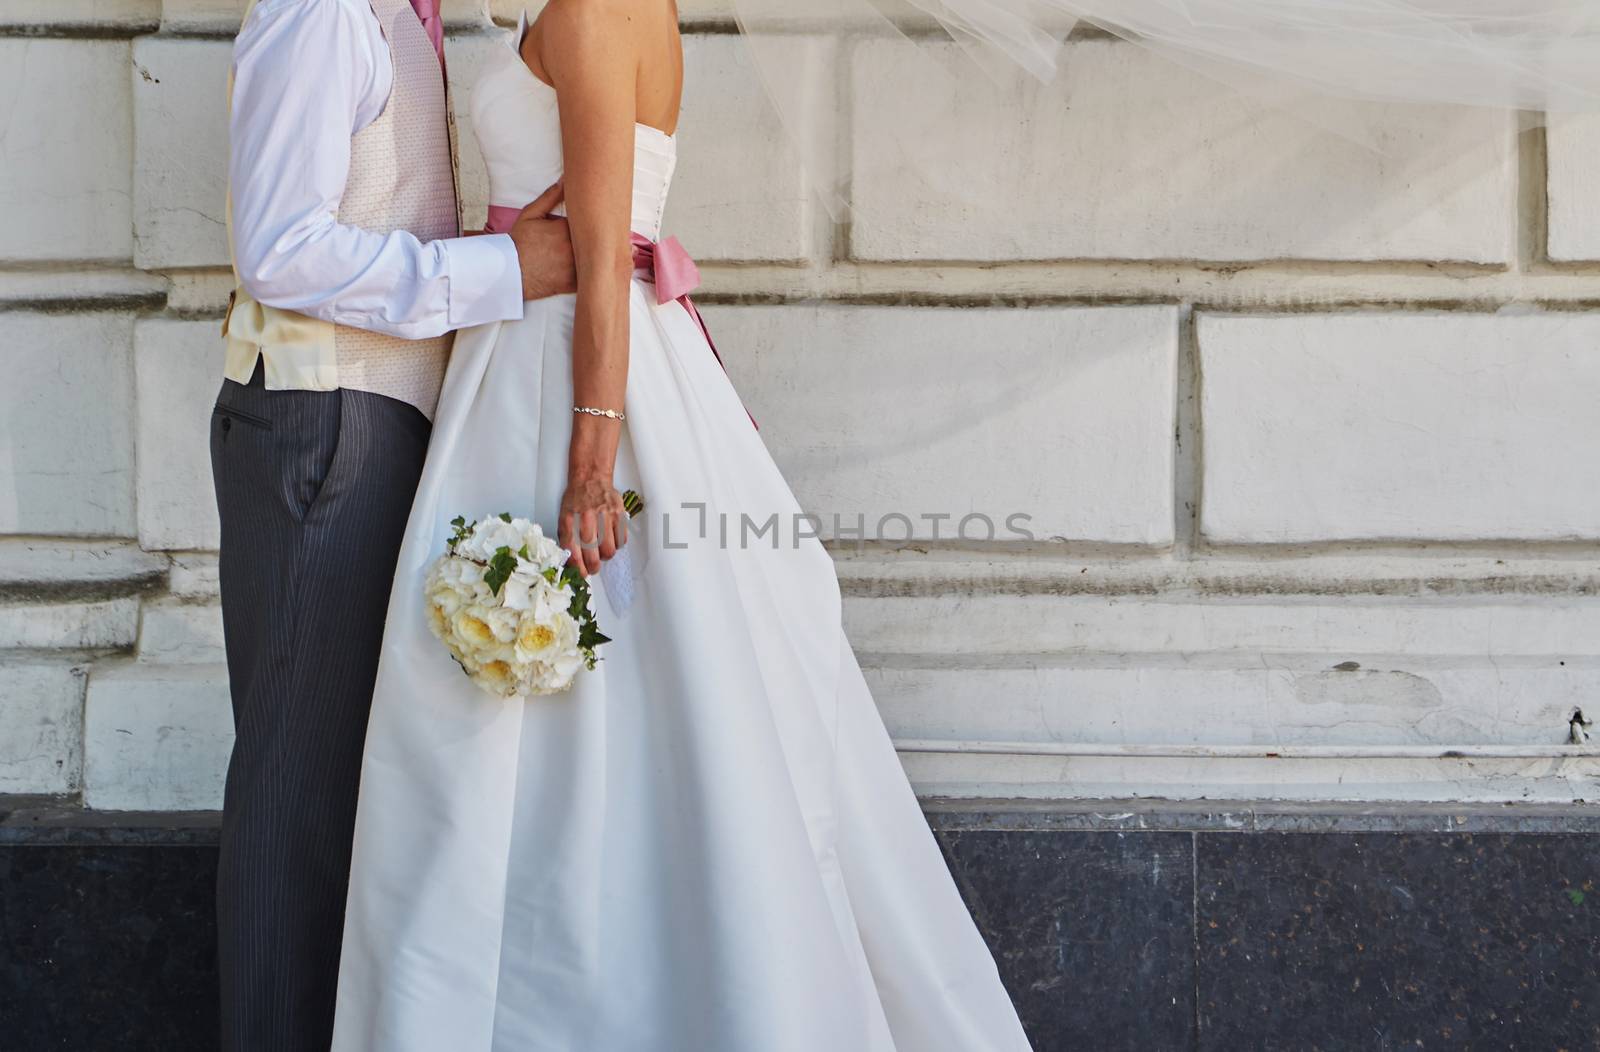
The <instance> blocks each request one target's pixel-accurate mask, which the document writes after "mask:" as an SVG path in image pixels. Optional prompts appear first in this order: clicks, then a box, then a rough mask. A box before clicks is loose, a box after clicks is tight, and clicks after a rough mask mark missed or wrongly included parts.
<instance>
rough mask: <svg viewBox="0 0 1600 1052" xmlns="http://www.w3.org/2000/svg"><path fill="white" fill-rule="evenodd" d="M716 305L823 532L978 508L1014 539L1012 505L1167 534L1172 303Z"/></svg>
mask: <svg viewBox="0 0 1600 1052" xmlns="http://www.w3.org/2000/svg"><path fill="white" fill-rule="evenodd" d="M707 320H708V324H709V325H710V326H711V329H712V331H713V332H715V333H716V334H717V346H718V349H719V350H721V351H722V354H723V360H724V361H725V362H726V363H727V367H728V370H729V373H730V374H731V375H732V377H733V381H734V385H735V386H736V387H737V388H738V389H739V390H740V392H741V394H742V396H743V397H744V398H745V400H746V404H747V405H748V406H749V407H750V409H751V411H752V412H753V413H754V414H755V417H756V420H757V421H758V422H759V423H760V425H761V428H762V437H763V438H764V439H765V440H766V443H767V446H768V448H769V449H771V450H772V452H773V455H774V457H775V458H776V459H777V461H778V464H779V466H780V467H781V468H782V469H783V471H784V474H785V476H786V477H787V478H788V480H789V484H790V486H791V487H792V488H793V489H794V491H795V494H796V496H797V497H798V498H799V500H800V504H801V507H802V508H804V509H805V510H806V511H807V512H810V513H812V514H815V515H817V516H819V517H821V519H822V520H823V522H822V525H823V530H822V533H823V535H824V536H835V535H842V534H840V531H838V530H836V529H835V516H836V515H837V516H839V517H840V519H839V521H840V522H842V524H843V529H844V530H864V535H865V536H866V537H867V538H869V539H870V538H874V537H884V538H888V539H894V540H898V539H903V538H904V537H905V536H906V535H907V534H908V533H909V534H910V535H911V536H913V537H916V538H931V537H934V536H935V532H934V531H935V530H936V529H937V530H938V531H939V533H938V536H942V537H944V538H952V537H954V536H956V535H957V533H958V528H959V523H960V520H961V519H962V518H963V517H964V516H967V515H969V514H974V515H983V516H987V517H988V521H989V522H990V523H992V524H993V527H994V533H995V537H994V539H996V540H1013V541H1014V540H1020V539H1022V537H1021V536H1020V535H1019V533H1017V532H1016V531H1014V530H1012V529H1011V528H1009V526H1008V520H1009V519H1010V517H1011V516H1013V515H1024V516H1028V519H1027V520H1020V521H1019V522H1017V523H1016V524H1015V525H1016V526H1018V527H1019V528H1020V529H1025V530H1027V531H1029V532H1031V533H1032V534H1033V536H1034V537H1035V538H1036V539H1038V540H1048V539H1051V538H1058V537H1059V538H1070V539H1073V540H1093V541H1106V542H1117V543H1126V544H1148V545H1159V544H1166V543H1169V542H1170V541H1171V539H1172V531H1173V512H1172V470H1173V451H1172V444H1171V440H1170V439H1171V434H1172V414H1173V406H1174V383H1175V371H1176V354H1177V322H1178V318H1177V312H1176V311H1174V310H1172V309H1170V308H1166V307H1143V308H1035V309H1032V310H1011V311H1008V310H947V309H938V308H895V309H885V308H870V307H715V308H711V309H710V310H708V311H707ZM897 515H898V516H904V517H905V518H906V519H909V520H910V521H909V523H907V522H905V521H903V520H901V519H894V518H888V517H891V516H897ZM936 515H945V516H950V518H948V519H945V520H943V521H942V522H935V521H934V520H931V519H928V518H926V517H927V516H936ZM863 521H864V525H863ZM967 536H968V537H969V538H972V539H976V540H985V539H987V538H988V527H987V526H986V525H984V524H983V523H982V522H980V521H978V520H974V521H973V522H972V523H971V524H970V525H969V528H968V533H967Z"/></svg>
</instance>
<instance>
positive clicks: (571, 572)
mask: <svg viewBox="0 0 1600 1052" xmlns="http://www.w3.org/2000/svg"><path fill="white" fill-rule="evenodd" d="M451 525H452V526H454V527H455V533H454V535H452V536H451V538H450V540H449V543H448V544H447V545H446V550H445V553H444V554H443V555H441V556H439V558H438V559H437V560H436V561H435V562H434V564H433V566H432V567H431V568H430V569H429V570H428V577H427V582H426V584H425V585H424V586H423V587H424V589H425V591H426V599H427V607H428V624H429V627H431V628H432V629H433V634H434V635H436V636H438V637H439V639H440V640H441V641H443V643H444V645H445V646H446V647H447V648H449V650H450V654H451V656H452V657H454V658H455V659H456V661H457V663H458V664H460V665H461V667H462V668H463V669H464V670H465V671H466V673H467V675H468V676H469V677H471V679H472V681H473V682H474V683H476V684H477V685H478V686H479V687H482V688H483V689H484V690H486V691H488V692H489V693H490V694H495V695H498V696H500V697H502V698H514V697H519V696H524V695H530V694H559V693H560V692H561V691H564V690H566V689H567V688H568V687H570V686H572V680H573V677H574V676H576V675H577V674H578V670H579V669H582V668H589V669H592V668H594V666H595V661H596V660H597V659H596V657H595V652H594V651H595V647H597V646H599V645H600V644H602V643H608V642H610V640H609V639H607V638H606V637H605V636H603V635H601V634H600V627H599V625H597V624H596V623H595V618H594V614H593V613H592V612H590V610H589V585H588V583H587V582H586V581H585V580H584V579H583V576H582V575H581V574H580V573H578V571H577V570H576V569H574V568H573V567H571V566H568V565H567V551H566V549H564V548H562V547H561V546H560V545H558V544H557V543H556V542H555V541H553V540H551V539H550V538H548V537H546V536H545V535H544V531H543V530H541V529H540V528H539V526H538V524H537V523H533V522H529V521H528V520H527V519H514V518H512V517H511V516H510V515H508V514H501V515H495V516H490V517H486V518H485V519H484V520H483V521H482V522H473V523H468V522H467V521H466V519H465V518H457V519H456V520H455V521H453V522H452V523H451Z"/></svg>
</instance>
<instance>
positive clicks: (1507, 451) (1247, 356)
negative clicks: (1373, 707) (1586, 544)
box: [1198, 313, 1600, 544]
mask: <svg viewBox="0 0 1600 1052" xmlns="http://www.w3.org/2000/svg"><path fill="white" fill-rule="evenodd" d="M1198 332H1199V343H1200V358H1201V371H1202V374H1203V376H1204V381H1203V384H1202V390H1201V395H1202V416H1203V419H1204V435H1205V438H1204V443H1203V453H1204V466H1203V473H1204V487H1203V502H1202V512H1201V525H1202V529H1203V530H1204V533H1205V535H1206V536H1207V537H1208V538H1209V539H1211V540H1213V541H1216V542H1219V543H1230V544H1249V543H1291V542H1302V541H1331V540H1369V539H1401V540H1478V539H1516V540H1540V541H1556V540H1569V539H1579V538H1582V539H1588V540H1595V539H1600V484H1597V483H1600V467H1596V465H1600V427H1597V426H1596V419H1597V418H1596V414H1595V412H1594V407H1595V405H1596V404H1597V401H1600V355H1597V354H1595V351H1594V348H1595V345H1596V343H1597V341H1600V317H1596V316H1594V315H1588V314H1573V313H1553V314H1543V315H1532V316H1521V317H1506V316H1492V315H1471V314H1413V315H1398V314H1363V315H1312V314H1300V315H1285V316H1277V317H1271V316H1226V315H1218V316H1204V317H1201V318H1200V319H1199V322H1198Z"/></svg>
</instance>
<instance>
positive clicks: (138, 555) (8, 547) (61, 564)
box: [0, 537, 170, 603]
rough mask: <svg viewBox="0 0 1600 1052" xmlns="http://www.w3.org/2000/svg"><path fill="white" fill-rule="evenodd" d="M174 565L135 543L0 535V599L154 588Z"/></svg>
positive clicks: (75, 597) (60, 599)
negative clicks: (6, 536)
mask: <svg viewBox="0 0 1600 1052" xmlns="http://www.w3.org/2000/svg"><path fill="white" fill-rule="evenodd" d="M169 566H170V563H169V562H168V560H167V559H166V558H165V557H164V556H161V555H157V554H154V553H152V552H146V551H143V550H141V549H140V548H139V546H138V545H136V544H134V543H132V542H122V541H72V540H61V539H55V538H49V539H44V538H29V537H10V538H3V539H0V602H23V603H40V602H45V603H66V602H92V601H97V600H108V599H121V598H125V597H128V596H139V595H145V594H147V593H150V592H153V591H155V590H157V589H158V588H160V587H161V585H162V584H163V583H164V582H165V580H166V578H167V571H168V568H169Z"/></svg>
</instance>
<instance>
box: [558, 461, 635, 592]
mask: <svg viewBox="0 0 1600 1052" xmlns="http://www.w3.org/2000/svg"><path fill="white" fill-rule="evenodd" d="M558 534H559V537H558V540H559V542H560V544H561V547H563V548H565V549H566V550H567V551H568V552H570V553H571V558H569V559H568V563H569V564H570V565H572V566H574V567H576V568H577V570H578V572H579V573H581V574H583V575H584V576H585V577H587V576H589V575H590V574H594V573H599V572H600V564H601V563H602V562H604V561H605V560H607V559H609V558H611V557H612V556H613V555H615V554H617V549H618V548H620V547H622V546H623V545H624V544H625V543H627V540H628V513H627V511H626V510H625V509H624V508H623V506H622V494H621V493H619V492H617V488H616V487H615V486H613V485H612V484H611V481H610V480H609V479H600V478H575V479H572V480H571V481H569V482H568V483H567V492H566V493H565V494H564V495H563V496H562V498H561V527H560V530H559V531H558Z"/></svg>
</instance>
